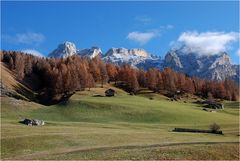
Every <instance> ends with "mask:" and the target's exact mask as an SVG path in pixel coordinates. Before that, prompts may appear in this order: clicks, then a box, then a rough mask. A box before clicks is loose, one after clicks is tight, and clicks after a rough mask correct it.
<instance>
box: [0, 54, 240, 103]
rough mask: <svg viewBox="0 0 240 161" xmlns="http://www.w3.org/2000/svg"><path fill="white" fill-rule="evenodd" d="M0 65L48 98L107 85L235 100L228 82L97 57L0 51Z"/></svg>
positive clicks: (234, 89)
mask: <svg viewBox="0 0 240 161" xmlns="http://www.w3.org/2000/svg"><path fill="white" fill-rule="evenodd" d="M1 61H2V62H4V63H5V64H6V65H7V66H8V67H9V69H10V70H12V71H14V72H15V73H16V78H17V79H18V80H19V81H23V80H24V79H26V78H28V77H32V76H35V77H36V78H37V79H38V80H39V82H41V83H40V84H39V85H38V88H37V89H35V90H36V91H37V92H39V93H44V94H45V96H46V97H48V98H54V97H56V96H59V97H62V96H65V95H69V94H71V93H74V92H75V91H78V90H85V89H88V90H90V89H91V88H92V87H94V86H95V85H96V83H99V84H101V86H103V85H104V84H106V83H107V82H114V83H115V85H119V84H120V85H122V87H124V89H125V90H126V91H128V92H132V93H134V94H137V93H138V91H139V89H140V88H148V89H150V90H152V91H154V92H161V91H168V92H171V93H174V92H176V91H181V92H183V93H191V94H195V95H198V96H201V97H205V98H208V96H209V94H211V95H212V97H214V98H220V99H227V100H237V98H238V96H239V92H238V91H239V88H238V86H237V85H236V84H235V83H234V82H233V81H231V80H224V81H218V82H216V81H210V80H203V79H199V78H197V77H188V76H186V75H185V74H183V73H177V72H175V71H173V70H172V69H170V68H165V69H164V70H162V71H160V70H159V69H149V70H148V71H144V70H141V69H136V68H133V67H131V66H129V65H123V66H121V67H119V66H116V65H114V64H105V63H104V62H103V61H102V60H101V58H100V57H96V58H94V59H87V58H81V57H80V56H72V57H68V58H66V59H54V58H39V57H35V56H32V55H28V54H24V53H20V52H15V51H1Z"/></svg>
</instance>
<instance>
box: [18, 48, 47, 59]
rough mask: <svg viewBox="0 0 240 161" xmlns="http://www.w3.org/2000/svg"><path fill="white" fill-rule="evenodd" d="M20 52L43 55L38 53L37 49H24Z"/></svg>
mask: <svg viewBox="0 0 240 161" xmlns="http://www.w3.org/2000/svg"><path fill="white" fill-rule="evenodd" d="M21 52H23V53H27V54H31V55H34V56H38V57H44V55H43V54H42V53H40V52H39V51H37V50H34V49H25V50H22V51H21Z"/></svg>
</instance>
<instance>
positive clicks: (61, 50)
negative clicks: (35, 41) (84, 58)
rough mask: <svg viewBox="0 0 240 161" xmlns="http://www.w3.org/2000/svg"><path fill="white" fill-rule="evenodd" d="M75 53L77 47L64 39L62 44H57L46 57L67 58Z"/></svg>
mask: <svg viewBox="0 0 240 161" xmlns="http://www.w3.org/2000/svg"><path fill="white" fill-rule="evenodd" d="M75 54H77V48H76V46H75V44H74V43H72V42H69V41H66V42H64V43H62V44H59V45H58V47H57V48H56V49H55V50H53V51H52V52H51V53H50V54H49V55H48V57H54V58H67V57H69V56H73V55H75Z"/></svg>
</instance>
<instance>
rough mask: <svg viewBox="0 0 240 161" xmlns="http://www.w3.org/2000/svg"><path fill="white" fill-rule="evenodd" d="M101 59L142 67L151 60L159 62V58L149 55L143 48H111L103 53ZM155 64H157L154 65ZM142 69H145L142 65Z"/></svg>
mask: <svg viewBox="0 0 240 161" xmlns="http://www.w3.org/2000/svg"><path fill="white" fill-rule="evenodd" d="M103 60H104V61H105V62H107V63H114V64H117V65H123V64H129V65H131V66H133V67H144V65H146V64H151V62H152V61H155V64H156V63H158V64H159V63H160V62H161V61H160V58H159V57H157V56H153V55H150V54H149V53H148V52H146V51H145V50H143V49H126V48H111V49H109V50H108V51H107V53H106V54H105V55H104V57H103ZM156 66H157V65H156ZM144 69H147V68H145V67H144Z"/></svg>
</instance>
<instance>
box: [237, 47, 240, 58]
mask: <svg viewBox="0 0 240 161" xmlns="http://www.w3.org/2000/svg"><path fill="white" fill-rule="evenodd" d="M237 56H239V57H240V49H238V50H237Z"/></svg>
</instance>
